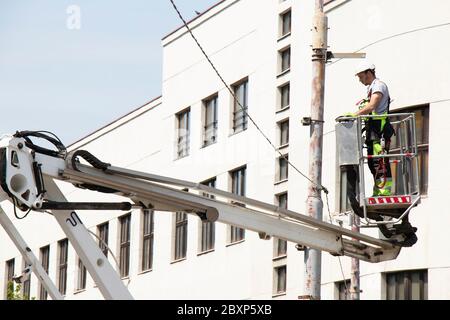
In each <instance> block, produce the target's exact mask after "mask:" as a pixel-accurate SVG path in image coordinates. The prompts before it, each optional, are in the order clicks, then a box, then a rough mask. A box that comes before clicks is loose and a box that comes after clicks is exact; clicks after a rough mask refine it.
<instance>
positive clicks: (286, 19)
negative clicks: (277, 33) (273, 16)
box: [280, 10, 291, 37]
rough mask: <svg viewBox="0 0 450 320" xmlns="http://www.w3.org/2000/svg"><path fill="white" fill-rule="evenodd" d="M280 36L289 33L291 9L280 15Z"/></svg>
mask: <svg viewBox="0 0 450 320" xmlns="http://www.w3.org/2000/svg"><path fill="white" fill-rule="evenodd" d="M280 20H281V36H282V37H283V36H285V35H287V34H289V33H291V10H289V11H287V12H285V13H283V14H281V15H280Z"/></svg>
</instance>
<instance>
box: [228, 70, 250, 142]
mask: <svg viewBox="0 0 450 320" xmlns="http://www.w3.org/2000/svg"><path fill="white" fill-rule="evenodd" d="M248 86H249V80H248V78H244V79H242V80H240V81H238V82H236V83H235V84H233V85H232V89H233V94H234V96H233V97H232V105H233V108H232V121H231V122H232V134H236V133H239V132H242V131H245V130H247V128H248V116H247V113H248V98H249V95H248V94H249V89H248ZM241 88H242V90H243V93H242V95H241V94H240V93H239V91H238V90H241ZM241 100H244V101H241ZM238 102H239V103H240V104H239V103H238ZM240 105H242V108H241V106H240ZM240 119H242V121H240Z"/></svg>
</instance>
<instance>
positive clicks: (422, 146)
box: [390, 105, 430, 194]
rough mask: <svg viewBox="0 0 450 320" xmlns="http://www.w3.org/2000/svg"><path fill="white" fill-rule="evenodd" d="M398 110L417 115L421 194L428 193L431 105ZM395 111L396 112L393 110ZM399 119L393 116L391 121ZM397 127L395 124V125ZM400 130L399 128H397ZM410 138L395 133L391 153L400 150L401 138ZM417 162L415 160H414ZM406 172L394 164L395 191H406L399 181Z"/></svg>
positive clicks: (398, 192) (397, 192) (399, 192)
mask: <svg viewBox="0 0 450 320" xmlns="http://www.w3.org/2000/svg"><path fill="white" fill-rule="evenodd" d="M398 112H401V113H409V112H411V113H414V114H415V116H416V137H417V147H418V164H419V168H418V171H419V190H420V193H421V194H427V193H428V149H429V139H428V135H429V121H430V108H429V105H425V106H419V107H412V108H408V109H402V110H400V111H398ZM393 113H395V112H393ZM396 120H398V119H396V118H391V121H396ZM394 128H395V126H394ZM397 131H398V130H397ZM402 138H403V139H405V138H406V139H408V137H404V136H402V135H401V134H398V132H397V134H396V135H394V136H393V137H392V141H391V148H390V153H397V152H399V151H400V146H401V141H400V139H402ZM413 163H414V164H415V162H413ZM403 175H404V172H403V171H402V170H401V168H400V167H399V166H398V165H393V166H392V177H393V180H394V185H395V189H396V190H395V193H396V194H401V193H404V192H405V190H404V187H403V186H401V184H400V183H398V182H399V181H402V177H403Z"/></svg>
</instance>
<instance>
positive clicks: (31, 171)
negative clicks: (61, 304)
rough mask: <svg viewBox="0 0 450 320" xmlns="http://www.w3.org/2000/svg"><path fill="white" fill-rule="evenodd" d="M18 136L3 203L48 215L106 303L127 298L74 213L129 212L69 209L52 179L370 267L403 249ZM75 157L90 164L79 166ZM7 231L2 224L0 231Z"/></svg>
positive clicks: (4, 144) (8, 154) (1, 165)
mask: <svg viewBox="0 0 450 320" xmlns="http://www.w3.org/2000/svg"><path fill="white" fill-rule="evenodd" d="M27 142H28V140H26V138H25V140H24V138H23V137H20V136H19V137H17V136H10V137H7V138H6V139H5V138H4V139H3V140H1V141H0V182H1V186H2V189H3V190H0V194H1V192H2V191H3V193H4V195H5V196H4V198H10V199H12V201H13V203H15V204H16V205H17V206H19V208H21V209H23V210H26V209H33V210H35V211H42V210H48V209H49V210H51V211H52V213H53V215H54V216H55V218H56V219H57V221H58V223H59V224H60V226H61V227H62V229H63V231H64V232H65V233H66V234H67V236H68V238H69V240H70V242H71V243H72V246H73V247H74V249H75V250H76V252H77V254H78V255H79V257H80V259H81V260H82V261H83V263H84V265H85V266H86V268H87V269H88V271H89V273H90V274H91V276H92V277H93V279H94V280H95V282H96V283H97V284H98V286H99V288H100V290H101V292H102V294H103V295H104V297H105V298H107V299H130V298H132V297H131V295H130V294H129V293H128V290H127V289H126V288H125V286H124V285H123V284H122V281H121V279H120V278H119V276H118V275H117V273H116V272H115V271H114V270H113V268H112V267H111V266H110V264H109V263H108V261H107V259H106V258H105V257H104V255H103V254H102V252H101V251H100V249H99V247H98V245H97V244H96V243H95V241H94V240H93V238H92V237H91V236H90V235H89V234H88V232H87V230H86V228H85V227H84V225H83V224H82V222H81V220H80V218H79V217H78V215H77V214H76V213H75V211H74V210H75V209H111V208H113V207H114V208H116V209H122V210H130V208H131V204H128V206H127V204H126V203H115V204H114V203H91V204H88V203H70V202H66V199H65V197H64V196H63V194H62V193H61V191H60V190H59V189H58V187H57V185H56V183H55V182H54V181H53V180H54V179H57V180H64V181H67V182H69V183H72V184H74V185H76V186H78V187H81V188H86V189H92V190H96V191H101V192H110V193H115V194H119V195H122V196H125V197H128V198H129V199H131V200H132V201H133V202H134V206H139V207H142V208H152V209H154V210H159V211H171V212H173V211H184V212H188V213H192V214H196V215H198V216H199V217H200V218H201V219H202V220H207V221H219V222H222V223H226V224H231V225H234V226H238V227H241V228H244V229H248V230H252V231H256V232H259V233H262V234H265V235H268V236H275V237H277V238H280V239H284V240H287V241H291V242H294V243H298V244H300V245H303V246H306V247H310V248H315V249H318V250H323V251H327V252H329V253H331V254H332V255H346V256H350V257H355V258H358V259H361V260H364V261H368V262H380V261H386V260H391V259H395V258H396V257H397V256H398V254H399V252H400V249H401V247H399V246H395V245H393V244H392V243H389V242H386V241H382V240H379V239H376V238H373V237H369V236H367V235H364V234H360V233H357V232H353V231H351V230H348V229H344V228H341V227H338V226H335V225H332V224H330V223H326V222H323V221H318V220H316V219H313V218H311V217H309V216H306V215H302V214H299V213H296V212H293V211H290V210H286V209H282V208H279V207H277V206H274V205H271V204H267V203H264V202H261V201H257V200H253V199H249V198H246V197H241V196H238V195H235V194H232V193H229V192H225V191H221V190H218V189H215V188H210V187H207V186H205V185H202V184H198V183H192V182H188V181H182V180H178V179H172V178H167V177H162V176H158V175H153V174H147V173H143V172H137V171H133V170H128V169H123V168H118V167H114V166H111V165H109V164H106V163H103V162H101V161H99V160H98V159H96V158H95V157H94V156H92V155H91V154H89V153H88V152H85V151H75V152H74V153H71V154H69V155H66V154H64V153H63V152H61V150H60V152H59V154H53V153H49V152H43V151H42V150H40V149H39V148H38V147H36V146H34V145H33V144H32V143H30V142H28V143H27ZM78 157H82V158H84V159H85V160H87V161H88V162H89V163H90V164H91V165H92V166H90V165H85V164H81V163H79V161H78ZM3 226H4V227H5V225H3ZM10 236H11V235H10Z"/></svg>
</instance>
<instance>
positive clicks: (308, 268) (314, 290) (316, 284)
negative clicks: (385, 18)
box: [304, 0, 328, 300]
mask: <svg viewBox="0 0 450 320" xmlns="http://www.w3.org/2000/svg"><path fill="white" fill-rule="evenodd" d="M315 1H316V2H315V14H314V18H313V28H312V32H313V35H312V94H311V119H312V122H311V127H310V143H309V177H310V179H311V181H312V182H310V183H309V186H308V199H307V201H306V211H307V212H308V214H309V216H311V217H314V218H316V219H318V220H322V209H323V202H322V198H321V189H320V188H319V186H321V184H322V145H323V109H324V92H325V62H326V54H327V31H328V20H327V17H326V16H325V14H324V12H323V0H315ZM321 267H322V252H321V251H319V250H316V249H310V248H307V249H306V250H305V279H304V281H305V283H304V292H305V295H304V297H305V298H306V299H311V300H319V299H320V284H321Z"/></svg>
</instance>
